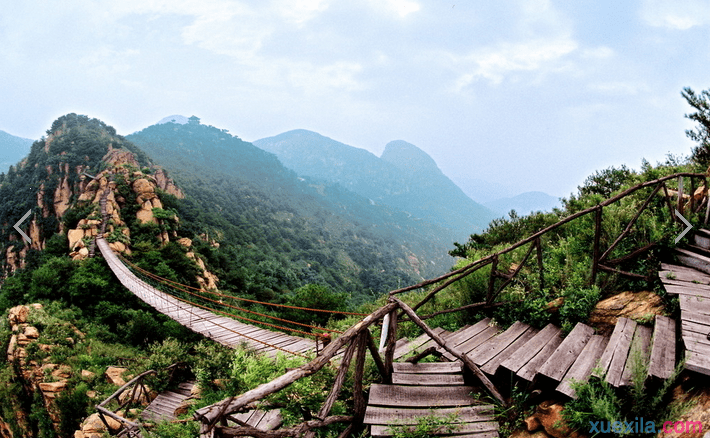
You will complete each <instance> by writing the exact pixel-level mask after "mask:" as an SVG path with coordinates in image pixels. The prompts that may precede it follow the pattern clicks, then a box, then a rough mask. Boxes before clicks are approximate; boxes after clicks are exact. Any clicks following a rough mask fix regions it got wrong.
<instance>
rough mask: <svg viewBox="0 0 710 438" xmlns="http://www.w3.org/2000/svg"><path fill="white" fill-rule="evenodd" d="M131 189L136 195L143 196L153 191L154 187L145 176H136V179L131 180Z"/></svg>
mask: <svg viewBox="0 0 710 438" xmlns="http://www.w3.org/2000/svg"><path fill="white" fill-rule="evenodd" d="M133 191H134V192H135V193H136V195H138V196H143V195H146V194H149V193H155V188H154V186H153V184H151V183H150V181H148V180H147V179H145V178H138V179H137V180H135V181H133Z"/></svg>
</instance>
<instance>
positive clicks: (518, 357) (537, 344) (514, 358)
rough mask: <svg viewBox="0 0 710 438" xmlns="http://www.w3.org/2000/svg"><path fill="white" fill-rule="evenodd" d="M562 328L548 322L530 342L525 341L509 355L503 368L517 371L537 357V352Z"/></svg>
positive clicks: (502, 364)
mask: <svg viewBox="0 0 710 438" xmlns="http://www.w3.org/2000/svg"><path fill="white" fill-rule="evenodd" d="M560 331H561V330H560V328H559V327H556V326H555V325H553V324H548V325H547V326H545V327H544V328H543V329H542V330H540V331H539V332H538V333H536V334H535V336H533V337H532V339H530V340H529V341H528V342H526V343H525V345H523V346H522V347H520V349H518V350H517V351H516V352H515V354H513V355H511V356H510V357H508V358H507V359H506V360H504V361H503V362H502V363H501V366H502V367H503V368H506V369H508V370H510V371H512V372H514V373H517V372H518V370H520V368H522V367H523V366H524V365H525V364H526V363H528V362H530V360H531V359H532V358H533V357H535V355H536V354H537V353H539V352H540V350H542V348H543V347H544V346H545V345H546V344H547V343H548V342H549V341H550V340H551V339H552V337H553V336H555V335H559V333H560Z"/></svg>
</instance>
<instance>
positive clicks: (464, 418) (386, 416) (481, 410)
mask: <svg viewBox="0 0 710 438" xmlns="http://www.w3.org/2000/svg"><path fill="white" fill-rule="evenodd" d="M453 414H456V416H455V417H454V422H456V423H465V422H474V421H489V420H490V419H491V418H492V417H493V415H494V409H493V405H479V406H465V407H462V408H443V409H402V408H383V407H379V406H368V407H367V410H366V411H365V418H364V420H363V423H364V424H381V425H387V424H392V423H396V424H402V425H406V424H417V419H418V418H419V417H426V416H428V415H433V416H436V417H441V418H446V417H448V416H450V415H453Z"/></svg>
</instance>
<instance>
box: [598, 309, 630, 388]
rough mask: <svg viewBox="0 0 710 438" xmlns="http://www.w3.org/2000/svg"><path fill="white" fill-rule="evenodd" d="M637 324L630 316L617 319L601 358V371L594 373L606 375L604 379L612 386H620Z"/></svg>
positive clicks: (600, 375)
mask: <svg viewBox="0 0 710 438" xmlns="http://www.w3.org/2000/svg"><path fill="white" fill-rule="evenodd" d="M636 325H637V324H636V322H635V321H632V320H630V319H628V318H619V319H618V320H617V321H616V326H615V327H614V331H613V332H612V334H611V338H610V339H609V343H608V344H607V346H606V349H605V350H604V353H603V354H602V357H601V359H599V372H598V373H595V374H594V376H595V377H599V378H601V377H602V376H603V375H606V376H605V378H604V379H605V380H606V381H607V382H609V383H610V384H611V385H612V386H619V382H620V380H621V373H622V372H623V370H624V365H625V364H626V359H627V357H628V356H629V349H630V348H631V340H632V339H633V336H634V332H635V331H636Z"/></svg>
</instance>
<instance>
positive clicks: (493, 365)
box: [481, 326, 538, 376]
mask: <svg viewBox="0 0 710 438" xmlns="http://www.w3.org/2000/svg"><path fill="white" fill-rule="evenodd" d="M537 332H538V330H537V329H534V328H532V327H530V326H528V327H527V329H526V330H525V332H523V334H521V335H520V336H519V337H518V339H516V340H515V341H513V342H512V343H511V344H510V345H508V346H507V347H505V348H504V349H503V351H501V352H500V353H498V354H497V355H496V356H495V357H494V358H493V359H491V360H489V361H488V362H486V363H485V364H483V365H482V366H481V371H483V372H484V373H487V374H489V375H491V376H493V375H495V374H496V373H497V372H498V369H499V368H500V364H501V363H503V361H505V360H506V359H508V358H510V357H512V356H514V355H517V354H518V353H517V352H518V350H519V349H520V348H522V347H523V346H524V345H525V344H526V343H527V342H528V341H529V340H530V339H532V338H533V337H534V336H535V335H536V334H537Z"/></svg>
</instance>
